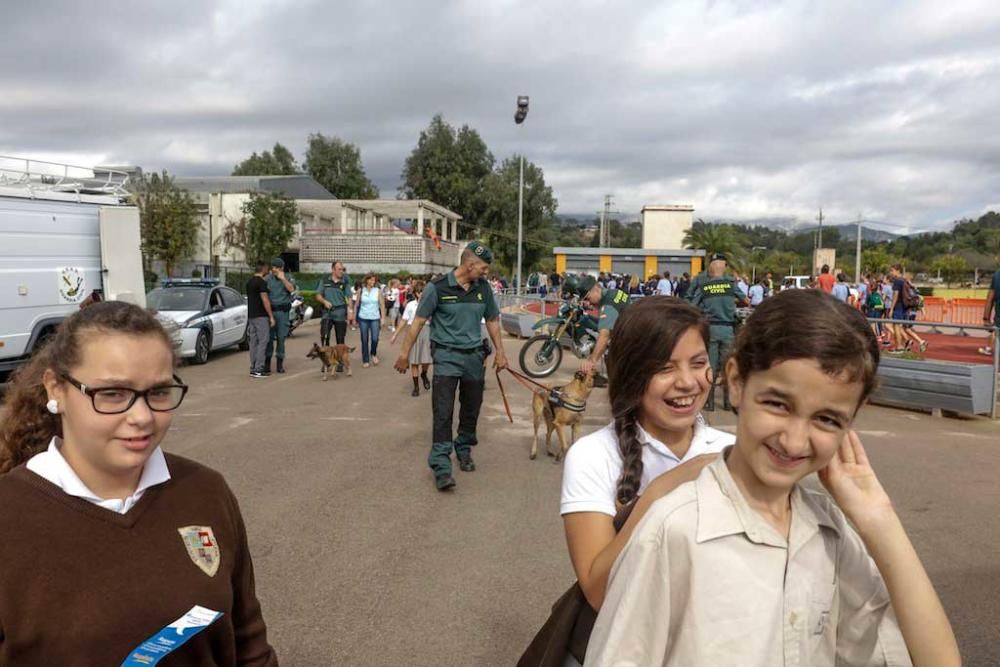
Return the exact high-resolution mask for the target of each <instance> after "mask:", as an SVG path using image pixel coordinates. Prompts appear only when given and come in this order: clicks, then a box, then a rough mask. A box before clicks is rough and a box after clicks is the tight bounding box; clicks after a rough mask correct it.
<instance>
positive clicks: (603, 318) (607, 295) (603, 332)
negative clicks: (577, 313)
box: [580, 276, 629, 387]
mask: <svg viewBox="0 0 1000 667" xmlns="http://www.w3.org/2000/svg"><path fill="white" fill-rule="evenodd" d="M580 295H581V296H582V297H583V300H584V301H586V302H587V303H589V304H590V305H592V306H594V307H596V308H598V309H599V311H600V312H599V314H598V320H597V343H596V344H595V345H594V349H593V350H592V351H591V352H590V356H589V357H587V358H586V359H584V360H583V361H582V362H581V363H580V370H581V371H583V372H584V373H589V372H590V371H591V370H592V369H593V368H594V366H595V365H596V364H598V363H599V362H600V361H601V358H602V357H603V356H604V351H605V350H607V349H608V342H610V340H611V331H612V329H614V328H615V322H617V321H618V315H619V314H620V313H621V311H622V310H623V309H624V308H625V306H627V305H628V304H629V297H628V294H627V293H626V292H624V291H622V290H620V289H617V288H614V287H601V284H600V283H599V282H598V281H597V279H596V278H594V276H584V277H583V278H582V279H580ZM594 385H595V386H605V387H606V386H607V380H606V379H604V378H603V377H602V378H599V379H597V378H595V382H594Z"/></svg>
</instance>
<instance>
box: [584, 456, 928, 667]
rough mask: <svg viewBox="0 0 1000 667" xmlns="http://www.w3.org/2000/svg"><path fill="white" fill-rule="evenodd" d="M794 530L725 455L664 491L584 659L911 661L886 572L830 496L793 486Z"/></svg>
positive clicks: (619, 569)
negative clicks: (754, 502)
mask: <svg viewBox="0 0 1000 667" xmlns="http://www.w3.org/2000/svg"><path fill="white" fill-rule="evenodd" d="M791 507H792V516H791V528H790V531H789V536H788V539H785V537H784V536H783V535H781V534H779V533H778V531H777V530H775V529H774V528H773V527H772V526H771V525H770V524H769V523H768V522H767V521H766V520H765V519H764V518H763V517H762V516H760V515H759V514H758V513H757V512H755V511H754V510H753V509H751V507H750V506H749V504H747V502H746V499H745V498H744V497H743V494H742V493H741V492H740V491H739V488H738V487H737V486H736V482H735V481H734V480H733V477H732V475H731V474H730V472H729V469H728V467H727V466H726V462H725V460H723V459H721V458H720V459H719V460H718V461H715V462H714V463H712V464H710V465H709V466H708V467H706V468H705V469H704V470H702V472H701V475H699V477H698V479H696V480H695V481H693V482H688V483H687V484H682V485H681V486H679V487H678V488H677V489H676V490H675V491H673V492H672V493H670V494H668V495H666V496H664V497H663V498H660V499H659V500H657V501H656V502H655V503H653V505H652V506H651V507H650V508H649V510H648V511H647V512H646V515H645V516H644V517H643V518H642V520H641V521H640V522H639V525H637V526H636V528H635V531H634V532H633V533H632V537H631V539H630V540H629V542H628V544H627V545H626V546H625V548H624V549H623V550H622V552H621V554H620V555H619V556H618V559H617V560H616V561H615V564H614V566H613V567H612V569H611V575H610V577H609V579H608V592H607V596H606V597H605V599H604V604H603V605H602V606H601V612H600V614H599V615H598V617H597V622H596V623H595V624H594V630H593V633H592V634H591V636H590V643H589V644H588V646H587V660H586V663H585V664H586V665H587V666H588V667H590V666H591V665H600V666H604V665H626V664H627V665H637V666H645V665H656V666H669V665H678V666H686V665H713V666H718V667H726V666H728V665H732V666H734V667H736V666H739V667H742V666H743V665H767V666H768V667H772V666H775V667H779V666H782V667H805V666H806V665H811V666H812V667H833V666H834V665H865V666H866V667H875V666H876V665H878V666H883V665H895V666H903V665H910V664H911V663H910V657H909V653H908V652H907V650H906V644H905V643H904V641H903V637H902V634H901V633H900V631H899V625H898V623H897V621H896V617H895V614H894V613H893V609H892V606H891V604H890V601H889V594H888V591H887V590H886V587H885V583H884V582H883V579H882V576H881V574H880V573H879V571H878V568H877V567H876V566H875V563H874V562H873V561H872V559H871V557H870V556H869V555H868V552H867V551H866V550H865V546H864V543H863V542H862V541H861V538H860V537H859V536H858V534H857V533H856V532H855V531H854V529H853V528H851V526H850V524H848V522H847V519H846V518H845V517H844V514H843V512H841V511H840V509H839V508H838V507H837V506H836V505H835V504H834V502H833V500H832V499H831V498H830V496H829V495H827V494H826V493H824V492H822V491H811V490H808V489H806V488H805V487H803V486H801V485H796V486H795V488H794V489H793V491H792V495H791Z"/></svg>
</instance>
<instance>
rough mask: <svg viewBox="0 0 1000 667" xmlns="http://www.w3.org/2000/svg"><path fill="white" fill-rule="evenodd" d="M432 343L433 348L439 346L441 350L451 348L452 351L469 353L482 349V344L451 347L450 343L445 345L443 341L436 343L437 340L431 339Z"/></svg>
mask: <svg viewBox="0 0 1000 667" xmlns="http://www.w3.org/2000/svg"><path fill="white" fill-rule="evenodd" d="M431 342H432V343H434V349H438V348H441V349H442V350H451V351H452V352H461V353H463V354H469V353H470V352H479V351H480V350H482V349H483V346H482V345H477V346H475V347H453V346H451V345H445V344H444V343H438V342H437V341H431Z"/></svg>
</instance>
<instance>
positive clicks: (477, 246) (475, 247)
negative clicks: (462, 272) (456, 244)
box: [465, 241, 493, 264]
mask: <svg viewBox="0 0 1000 667" xmlns="http://www.w3.org/2000/svg"><path fill="white" fill-rule="evenodd" d="M465 249H466V250H468V251H469V252H471V253H472V254H473V255H475V256H476V257H478V258H479V259H481V260H483V261H484V262H486V263H487V264H492V263H493V253H492V252H490V249H489V248H487V247H486V246H484V245H483V244H482V243H480V242H479V241H472V242H470V243H469V245H467V246H465Z"/></svg>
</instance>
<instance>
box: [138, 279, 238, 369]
mask: <svg viewBox="0 0 1000 667" xmlns="http://www.w3.org/2000/svg"><path fill="white" fill-rule="evenodd" d="M161 285H162V287H157V288H156V289H154V290H152V291H150V292H149V294H147V295H146V304H147V306H149V307H150V308H152V309H153V310H155V311H157V316H158V317H159V318H160V321H161V322H163V324H164V326H165V327H166V328H167V330H168V331H169V332H171V336H172V337H173V339H174V345H175V347H176V348H177V353H178V355H179V356H180V357H182V358H184V359H189V360H190V361H191V363H194V364H203V363H205V362H206V361H208V353H209V352H211V351H212V350H220V349H222V348H224V347H229V346H231V345H239V348H240V349H241V350H246V349H248V345H247V304H246V300H245V299H244V298H243V295H242V294H240V293H239V292H237V291H236V290H234V289H231V288H229V287H224V286H220V285H219V280H218V279H217V278H169V279H164V280H163V281H161Z"/></svg>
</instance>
